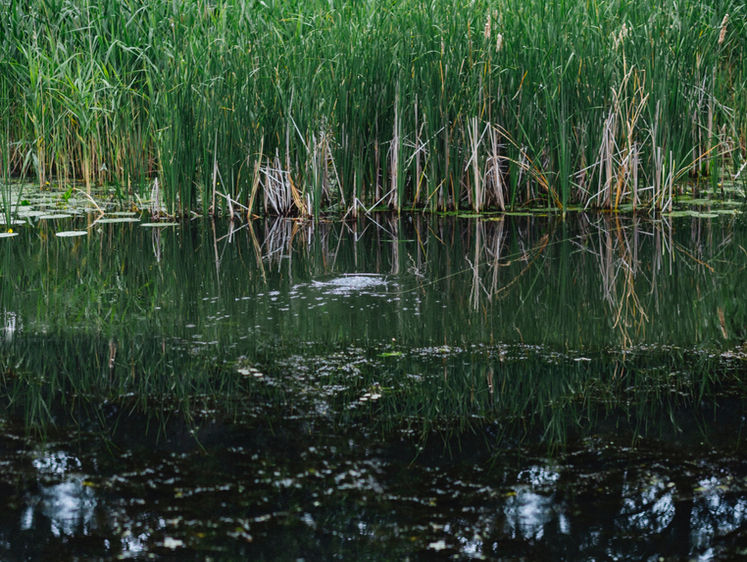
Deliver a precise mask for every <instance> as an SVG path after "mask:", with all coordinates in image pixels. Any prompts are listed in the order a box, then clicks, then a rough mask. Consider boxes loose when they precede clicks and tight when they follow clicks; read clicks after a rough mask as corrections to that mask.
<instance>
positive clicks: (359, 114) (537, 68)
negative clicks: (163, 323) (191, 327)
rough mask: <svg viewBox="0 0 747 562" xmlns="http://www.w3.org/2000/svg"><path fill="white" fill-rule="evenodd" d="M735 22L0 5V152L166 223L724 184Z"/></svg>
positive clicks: (708, 16)
mask: <svg viewBox="0 0 747 562" xmlns="http://www.w3.org/2000/svg"><path fill="white" fill-rule="evenodd" d="M746 18H747V8H746V7H745V5H744V4H743V3H741V2H736V1H733V0H724V1H718V2H706V1H705V0H694V1H692V2H674V1H672V0H665V1H664V2H653V1H652V0H644V1H636V2H633V1H629V0H611V1H601V0H588V1H587V2H582V1H580V0H576V1H571V2H568V1H560V2H553V3H546V2H544V1H543V0H495V1H488V0H474V1H465V0H451V1H446V2H435V1H431V2H426V1H423V0H402V1H397V2H386V1H383V0H364V1H352V0H344V1H339V0H325V1H324V2H322V1H319V0H312V1H308V0H304V1H300V0H264V1H263V0H259V1H251V0H213V1H205V0H184V1H180V2H170V1H165V0H120V1H118V2H111V3H103V4H99V3H95V2H91V1H90V0H36V1H33V2H31V1H29V0H0V28H1V30H2V31H0V91H2V92H4V93H5V95H3V96H2V99H1V100H0V101H1V102H2V103H1V104H0V118H1V120H2V123H3V127H1V128H0V129H2V133H0V134H1V135H2V136H1V137H0V141H2V144H3V150H0V158H2V159H4V162H2V166H3V169H4V170H11V172H12V173H13V174H15V175H22V174H26V173H28V172H33V173H34V174H35V177H36V179H37V181H38V183H39V185H40V186H41V187H42V188H43V187H45V186H46V184H47V182H48V181H49V180H50V178H53V177H55V178H57V181H58V182H60V183H61V184H62V185H67V184H68V183H69V182H73V181H76V182H83V183H85V185H86V187H87V189H88V190H89V191H90V189H91V187H92V185H95V184H106V183H113V184H114V185H115V186H116V187H117V190H118V194H119V196H120V197H122V198H125V199H126V198H132V197H134V196H137V197H139V198H141V199H147V198H151V197H156V198H163V204H164V205H165V206H164V207H163V209H164V210H165V212H167V213H170V214H176V213H185V212H188V211H202V212H216V213H217V212H230V213H231V214H232V215H233V214H234V213H236V214H239V213H240V214H246V215H250V216H251V215H253V214H261V213H266V214H279V215H285V214H297V215H301V216H313V217H316V218H318V217H320V216H321V215H323V214H325V213H329V214H336V215H338V216H343V215H344V216H354V215H355V214H356V213H359V212H361V211H368V210H370V209H372V208H374V207H376V208H381V207H382V206H384V205H386V206H388V207H390V208H392V209H396V210H397V211H402V210H410V209H424V210H429V211H441V210H449V209H457V208H470V209H472V210H473V211H475V212H480V211H484V210H488V209H501V210H503V209H510V208H517V207H520V206H527V205H531V206H535V207H536V206H538V205H539V206H544V207H548V208H559V209H563V210H565V209H567V208H569V207H571V206H582V207H589V208H591V207H593V208H604V209H619V208H620V207H621V206H623V205H625V206H626V207H627V208H629V207H630V206H631V205H632V207H633V208H646V209H649V210H652V211H656V210H661V209H668V208H670V207H671V203H672V197H673V193H674V191H675V190H676V189H678V185H677V184H676V183H675V182H677V181H678V180H680V179H682V178H685V177H688V176H689V177H692V178H699V177H705V176H708V177H710V178H711V180H712V185H713V186H714V187H715V186H717V184H718V182H719V181H721V178H723V177H728V176H729V174H733V175H732V177H734V176H739V175H740V174H739V173H740V172H741V176H742V177H744V176H745V175H747V171H745V172H743V171H742V170H743V168H744V162H745V159H746V158H745V156H746V154H745V151H746V145H747V142H746V141H745V136H746V131H747V123H746V121H747V92H746V90H745V86H746V84H747V62H745V56H744V55H745V46H746V43H747V29H745V27H746V26H745V21H746ZM154 183H155V189H154ZM693 189H694V188H693ZM155 207H156V208H161V206H160V204H159V202H158V201H156V202H155Z"/></svg>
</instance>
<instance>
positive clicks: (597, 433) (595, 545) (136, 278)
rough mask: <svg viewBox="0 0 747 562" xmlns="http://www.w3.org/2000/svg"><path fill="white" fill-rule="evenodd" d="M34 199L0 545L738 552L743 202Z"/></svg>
mask: <svg viewBox="0 0 747 562" xmlns="http://www.w3.org/2000/svg"><path fill="white" fill-rule="evenodd" d="M33 211H34V209H28V210H26V213H25V214H24V216H23V217H22V224H18V225H15V227H14V229H15V230H16V233H18V235H17V236H15V237H12V238H5V239H2V240H0V267H1V269H0V271H1V277H0V315H2V316H1V318H0V332H1V333H0V370H1V371H0V372H1V373H2V374H1V375H0V377H1V378H0V391H1V393H0V559H2V560H8V561H16V560H115V559H135V560H140V559H142V560H149V559H157V560H158V559H163V560H168V559H173V560H247V559H250V560H332V559H337V560H408V559H409V560H455V559H456V560H465V559H478V560H479V559H484V560H502V561H514V560H622V559H628V560H730V559H733V558H734V557H738V556H742V555H744V554H745V553H747V462H746V461H747V455H745V446H744V444H743V443H742V441H743V429H744V423H745V415H747V403H745V397H747V388H745V374H746V372H747V371H746V369H745V366H746V364H745V358H747V347H745V341H746V338H745V331H746V330H747V283H745V272H747V269H746V268H747V249H746V245H745V241H747V221H746V220H745V219H744V218H743V216H742V215H741V214H740V213H739V209H738V208H736V207H735V208H726V209H721V210H719V212H709V213H691V214H689V215H684V216H682V214H680V216H672V217H665V218H657V219H652V218H646V217H644V216H622V215H620V216H618V215H614V214H598V215H597V214H581V213H578V214H569V215H567V216H566V217H565V219H564V218H563V217H562V216H560V215H557V214H549V215H546V216H540V215H537V214H534V215H528V216H521V215H502V216H496V217H488V218H486V219H479V220H478V219H475V218H459V217H424V216H419V215H413V216H402V217H396V216H390V215H375V216H371V217H368V218H361V219H359V220H358V221H354V222H344V223H339V222H336V223H325V222H320V223H318V224H314V223H310V222H302V221H297V220H290V219H273V220H270V219H268V220H262V221H254V222H252V223H229V222H227V221H211V220H207V219H201V218H200V219H194V220H185V221H181V222H178V223H176V224H173V223H170V224H167V225H164V224H162V223H161V224H159V225H156V226H153V225H150V224H148V223H147V221H148V220H150V219H143V220H142V221H141V220H140V217H139V216H132V215H128V216H123V215H109V216H108V217H107V218H108V219H116V220H113V221H112V220H107V221H104V220H96V216H97V215H91V214H90V213H89V214H85V213H79V214H77V215H76V214H75V213H73V215H74V216H72V217H57V218H56V217H55V216H54V214H53V215H52V216H51V217H50V214H49V213H46V214H45V213H44V212H42V210H39V211H38V212H36V213H35V212H33ZM99 218H100V217H99ZM123 219H128V220H123ZM73 231H78V232H80V233H82V234H80V235H78V236H69V235H68V236H59V234H60V233H67V232H73Z"/></svg>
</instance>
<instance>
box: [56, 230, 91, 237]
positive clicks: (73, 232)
mask: <svg viewBox="0 0 747 562" xmlns="http://www.w3.org/2000/svg"><path fill="white" fill-rule="evenodd" d="M86 234H88V231H86V230H65V231H63V232H57V233H56V235H57V236H59V237H60V238H72V237H73V236H85V235H86Z"/></svg>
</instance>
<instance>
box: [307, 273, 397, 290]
mask: <svg viewBox="0 0 747 562" xmlns="http://www.w3.org/2000/svg"><path fill="white" fill-rule="evenodd" d="M311 287H314V288H316V289H320V290H321V291H322V292H323V293H324V294H328V295H350V294H353V293H359V294H368V295H371V294H382V293H385V292H386V291H387V288H388V282H387V280H386V278H385V276H384V275H378V274H373V273H372V274H366V273H356V274H350V275H340V276H339V277H335V278H333V279H329V280H327V281H312V282H311Z"/></svg>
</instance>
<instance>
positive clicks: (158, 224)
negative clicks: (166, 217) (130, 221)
mask: <svg viewBox="0 0 747 562" xmlns="http://www.w3.org/2000/svg"><path fill="white" fill-rule="evenodd" d="M177 224H179V223H177V222H144V223H143V224H141V225H140V226H144V227H147V228H156V227H161V226H176V225H177Z"/></svg>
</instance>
